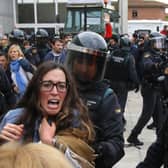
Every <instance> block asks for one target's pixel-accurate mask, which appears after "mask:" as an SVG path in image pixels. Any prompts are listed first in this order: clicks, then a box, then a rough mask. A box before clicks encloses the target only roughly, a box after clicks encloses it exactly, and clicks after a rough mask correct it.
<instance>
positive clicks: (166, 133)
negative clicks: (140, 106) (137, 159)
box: [136, 84, 168, 168]
mask: <svg viewBox="0 0 168 168" xmlns="http://www.w3.org/2000/svg"><path fill="white" fill-rule="evenodd" d="M166 85H167V84H166ZM167 93H168V92H167ZM166 96H168V94H167V95H166ZM165 118H166V119H165V121H164V124H163V126H162V129H161V130H160V131H159V134H158V136H157V140H156V141H155V142H154V143H153V144H152V145H150V147H149V148H148V151H147V153H146V156H145V159H144V161H142V162H141V163H139V164H138V165H137V167H136V168H160V167H162V166H163V167H164V168H168V116H165Z"/></svg>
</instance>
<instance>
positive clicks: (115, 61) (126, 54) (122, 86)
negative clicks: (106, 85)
mask: <svg viewBox="0 0 168 168" xmlns="http://www.w3.org/2000/svg"><path fill="white" fill-rule="evenodd" d="M105 78H107V79H109V80H110V82H111V88H112V89H113V90H114V91H115V93H116V94H117V96H118V100H119V103H120V105H121V111H122V113H124V111H125V106H126V101H127V97H128V91H129V90H134V89H135V88H137V87H138V83H139V80H138V76H137V72H136V66H135V60H134V57H133V55H132V54H131V53H130V50H129V48H125V49H124V48H119V47H116V48H115V49H114V50H113V52H111V55H110V58H109V60H108V63H107V69H106V74H105ZM123 121H124V123H125V122H126V120H125V119H124V118H123Z"/></svg>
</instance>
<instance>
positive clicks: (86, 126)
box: [18, 61, 94, 141]
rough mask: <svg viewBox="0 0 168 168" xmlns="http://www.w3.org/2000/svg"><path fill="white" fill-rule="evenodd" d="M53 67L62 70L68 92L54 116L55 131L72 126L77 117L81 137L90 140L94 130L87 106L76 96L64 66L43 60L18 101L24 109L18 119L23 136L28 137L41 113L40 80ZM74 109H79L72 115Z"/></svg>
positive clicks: (74, 88)
mask: <svg viewBox="0 0 168 168" xmlns="http://www.w3.org/2000/svg"><path fill="white" fill-rule="evenodd" d="M54 69H60V70H62V71H63V72H64V74H65V76H66V82H67V83H68V92H67V95H66V98H65V101H64V104H63V107H62V109H61V112H59V113H58V114H57V116H56V117H55V122H56V123H57V132H58V131H63V130H66V129H69V128H70V127H72V122H73V120H74V117H77V118H78V119H77V120H79V121H81V122H80V129H81V131H83V135H84V137H83V138H84V139H85V140H87V141H92V140H93V132H94V131H93V129H92V124H91V122H90V120H89V117H88V111H87V108H86V106H85V105H84V104H83V103H82V101H81V99H80V98H79V96H78V93H77V90H76V86H75V83H74V81H73V79H72V77H71V75H70V73H69V72H68V71H67V70H66V68H65V67H64V66H63V65H61V64H57V63H55V62H53V61H48V62H44V63H42V64H41V65H39V67H38V68H37V70H36V72H35V73H34V76H33V78H32V79H31V81H30V82H29V84H28V87H27V89H26V92H25V94H24V96H23V98H22V99H21V100H20V102H19V103H18V107H23V108H24V109H25V113H24V115H23V116H22V117H21V121H19V122H22V123H24V124H25V127H26V128H25V129H26V134H27V135H25V137H28V138H30V137H31V136H32V135H33V130H34V127H35V121H36V119H37V117H38V116H40V115H42V114H43V109H42V108H41V106H40V102H39V92H40V81H41V80H42V78H43V77H44V75H45V74H46V73H48V72H49V71H51V70H54ZM74 109H76V110H77V111H79V115H77V116H74ZM81 135H82V134H81ZM76 136H79V135H76Z"/></svg>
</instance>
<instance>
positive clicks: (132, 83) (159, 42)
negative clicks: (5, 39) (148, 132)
mask: <svg viewBox="0 0 168 168" xmlns="http://www.w3.org/2000/svg"><path fill="white" fill-rule="evenodd" d="M43 33H44V32H43V31H42V32H39V34H40V35H38V33H37V36H35V38H36V39H35V41H33V42H35V43H34V45H32V46H31V49H33V47H34V48H38V47H40V49H46V50H45V51H44V50H41V53H43V54H44V53H45V52H46V51H47V50H48V48H47V46H48V40H49V36H48V35H46V33H44V34H43ZM18 34H19V33H18ZM22 35H23V34H22ZM22 35H18V36H17V37H18V38H20V37H22ZM43 35H44V37H43ZM158 36H159V37H158ZM158 36H156V35H154V37H152V34H151V37H149V39H148V46H147V48H145V47H146V46H145V47H144V46H140V47H142V48H141V53H140V56H139V57H140V59H139V58H138V59H135V56H136V55H133V53H132V52H131V47H132V45H133V44H132V43H131V41H130V39H129V37H128V36H125V35H124V36H121V37H120V36H119V37H113V38H114V39H115V40H114V41H116V44H115V45H114V46H110V47H111V48H110V51H111V52H110V53H109V55H108V58H107V64H106V66H107V67H106V71H105V78H107V79H108V80H109V81H110V86H111V88H112V89H113V90H114V92H116V94H117V96H118V100H119V104H120V106H121V112H122V113H123V114H124V110H125V105H126V101H127V96H128V92H129V91H130V90H135V91H136V92H137V91H139V86H141V85H144V86H145V87H146V85H147V86H148V87H150V88H151V89H152V90H154V92H155V90H157V91H159V92H160V93H161V96H165V97H164V99H162V100H164V101H165V100H166V99H165V98H167V96H168V94H167V93H168V92H167V83H168V82H167V70H166V68H167V67H168V66H167V51H165V52H164V50H166V49H167V48H166V38H165V37H164V36H161V35H158ZM40 37H42V38H41V39H40V40H39V41H38V38H40ZM80 38H81V39H82V38H83V39H84V40H85V38H84V37H83V36H80V35H79V39H80ZM20 40H23V39H22V38H21V39H20ZM101 41H102V40H101ZM36 42H38V43H36ZM75 42H76V43H77V45H79V49H81V51H84V50H82V47H84V48H83V49H86V46H80V45H83V44H81V43H79V40H76V41H75ZM78 43H79V44H78ZM21 44H22V42H21ZM44 44H45V45H44ZM85 44H86V43H85V41H84V45H85ZM93 44H94V43H93ZM87 45H88V44H87ZM93 46H94V45H93ZM89 47H91V46H89ZM89 47H88V46H87V49H88V48H89ZM138 47H139V46H138V45H137V48H136V47H135V48H133V49H134V50H136V49H139V48H140V47H139V48H138ZM143 47H144V48H143ZM77 48H78V47H77ZM77 48H76V47H74V46H72V48H71V50H72V49H73V50H75V51H77V52H80V53H81V51H79V50H78V49H77ZM96 49H97V48H96ZM99 49H100V48H99ZM38 51H40V50H38ZM87 51H89V50H87ZM137 52H139V50H138V51H137ZM37 53H38V52H37ZM95 53H96V52H93V53H92V54H93V55H95ZM102 53H104V51H103V52H102ZM43 54H39V55H40V56H41V57H40V61H43V58H44V57H43ZM89 54H90V53H89ZM92 54H90V55H92ZM78 55H79V53H78ZM81 55H83V56H87V55H86V54H85V53H84V54H81ZM74 58H75V59H77V57H76V55H74ZM81 58H82V59H84V58H83V57H81ZM89 58H90V57H89ZM97 58H98V57H97ZM101 59H103V61H105V60H104V57H102V58H101ZM73 60H74V59H73ZM86 60H87V61H86V62H85V63H90V62H89V61H92V59H86ZM136 60H140V62H137V61H136ZM82 61H83V60H81V59H77V63H78V64H81V62H82ZM96 61H98V63H99V65H100V67H101V68H102V66H101V65H102V64H100V62H99V61H100V60H99V59H97V60H96ZM155 61H156V62H155ZM101 63H102V62H101ZM139 63H140V64H139ZM103 65H105V64H103ZM138 65H140V66H138ZM146 67H147V69H146ZM104 68H105V67H103V68H102V69H104ZM139 68H140V70H139V71H140V72H141V74H142V79H140V77H139V74H137V69H139ZM102 69H101V72H103V70H102ZM99 71H100V69H99ZM99 71H97V73H96V74H97V75H100V74H99ZM156 72H157V73H156ZM75 75H78V76H77V77H78V78H77V79H78V82H82V87H84V93H83V94H86V93H87V92H86V91H85V89H86V90H87V88H86V80H82V79H81V74H75ZM87 75H88V76H90V75H91V73H89V74H87ZM85 77H86V76H85ZM95 79H96V78H95ZM89 82H90V81H89ZM89 82H88V83H87V84H88V85H89V87H88V88H90V86H92V85H90V84H91V83H89ZM96 82H97V81H96ZM94 84H95V83H94ZM93 88H96V87H91V89H93ZM80 89H81V88H80ZM82 89H83V88H82ZM82 91H83V90H82ZM82 91H81V92H82ZM88 92H89V90H88ZM95 92H96V91H95ZM96 94H97V93H94V97H96V96H97V95H96ZM88 95H89V96H90V92H89V93H88ZM88 95H87V96H88ZM102 95H104V94H102ZM110 95H111V93H110ZM112 95H113V94H112ZM113 96H114V95H113ZM97 97H98V96H97ZM89 98H90V97H89ZM92 99H93V97H92V96H91V100H92ZM87 101H88V100H87ZM88 102H89V101H88ZM90 102H93V101H90ZM146 103H147V102H146ZM91 105H92V104H91ZM166 105H167V103H166ZM117 110H118V109H115V110H114V115H116V113H117V112H118V111H117ZM92 111H95V109H92ZM107 111H108V110H107ZM100 113H101V112H100ZM110 115H111V114H110ZM94 117H96V116H95V114H93V119H95V118H94ZM96 119H97V118H96ZM95 122H96V123H98V124H99V122H98V120H95ZM123 122H124V124H126V119H125V118H124V115H123ZM120 124H121V123H120ZM112 127H113V126H112ZM118 127H119V128H118V129H119V130H122V124H121V125H118ZM98 131H99V130H98ZM121 132H122V131H121ZM121 132H120V133H121ZM138 133H139V132H138ZM121 134H122V133H121ZM121 134H120V135H119V136H120V140H121V144H122V143H123V139H122V135H121ZM130 142H131V143H133V144H135V145H142V143H141V142H140V141H139V140H138V139H137V135H135V136H134V137H133V139H132V141H130ZM95 146H96V147H95V148H97V151H98V152H102V151H103V153H104V154H105V153H106V152H105V151H104V150H102V146H104V143H102V144H101V145H100V146H99V145H98V146H97V144H96V145H95ZM122 148H123V144H122V145H121V151H119V154H118V156H117V157H116V158H115V160H114V161H112V163H111V161H110V159H109V158H108V157H107V159H108V161H109V164H110V165H112V164H115V163H116V162H117V161H118V160H119V159H120V158H121V157H122V156H123V151H122ZM110 154H111V153H110ZM98 159H99V158H98ZM100 162H103V160H102V159H100ZM98 163H99V162H98ZM102 164H105V163H104V162H103V163H102Z"/></svg>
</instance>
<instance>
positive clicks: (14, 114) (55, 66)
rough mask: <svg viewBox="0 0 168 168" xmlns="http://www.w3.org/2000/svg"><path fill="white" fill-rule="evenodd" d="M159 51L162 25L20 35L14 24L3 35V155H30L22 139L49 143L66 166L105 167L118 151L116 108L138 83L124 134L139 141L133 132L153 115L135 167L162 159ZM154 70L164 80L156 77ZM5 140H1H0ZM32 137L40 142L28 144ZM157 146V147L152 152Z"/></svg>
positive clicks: (121, 108)
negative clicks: (150, 139) (132, 121)
mask: <svg viewBox="0 0 168 168" xmlns="http://www.w3.org/2000/svg"><path fill="white" fill-rule="evenodd" d="M165 29H166V28H165ZM166 54H167V37H166V35H165V34H164V33H162V32H160V33H159V32H152V33H150V34H143V33H141V34H137V33H134V34H133V35H132V37H131V38H130V37H129V35H127V34H123V35H119V34H112V36H111V38H109V39H108V40H106V39H104V38H103V37H102V36H101V35H99V34H97V33H94V32H89V31H85V32H81V33H79V34H77V35H75V36H73V37H72V35H70V34H66V35H64V36H63V37H59V36H57V35H55V36H52V37H50V36H49V34H48V32H47V31H46V30H45V29H39V30H38V31H37V32H36V33H35V34H33V35H32V36H31V37H27V38H26V36H25V33H24V32H23V31H22V30H20V29H14V30H13V31H12V32H11V33H10V34H8V35H3V36H2V37H1V39H0V65H1V66H0V79H1V82H0V86H1V87H0V144H1V145H2V147H0V151H2V152H1V153H3V152H6V153H7V154H6V155H5V156H6V160H8V159H9V158H8V157H9V156H8V155H9V152H8V151H12V154H11V155H12V156H11V157H20V156H16V155H19V153H16V152H15V151H22V150H24V151H25V153H26V154H27V156H28V157H30V159H31V154H32V155H33V156H35V157H37V158H38V156H36V154H35V153H33V152H32V153H30V156H29V154H28V152H30V149H29V147H30V148H32V149H33V147H34V148H36V150H37V151H39V150H40V148H43V147H44V148H45V150H47V146H50V147H54V148H56V149H58V150H59V151H61V153H63V154H64V158H62V160H63V159H65V160H66V161H67V167H68V164H70V165H71V167H74V168H80V167H81V168H93V167H95V168H111V167H113V165H115V164H116V163H117V162H118V161H120V159H121V158H122V157H124V154H125V152H124V143H125V142H124V131H125V129H126V124H127V120H126V118H125V116H124V114H125V113H124V112H125V107H126V103H127V96H128V93H129V91H135V92H138V91H140V92H141V95H142V98H143V107H142V112H141V115H140V117H139V119H138V121H137V124H136V125H135V127H134V128H133V129H132V131H131V133H130V135H129V136H128V138H127V142H128V143H130V144H131V145H134V146H141V145H143V142H142V141H140V140H139V139H138V135H139V134H140V133H141V132H142V130H143V128H144V127H145V126H146V124H147V123H148V121H149V120H150V119H151V118H153V123H152V128H153V127H154V128H156V135H157V141H156V142H155V143H154V144H152V146H151V147H150V148H149V151H148V153H147V156H146V158H145V160H144V162H142V163H140V164H138V163H137V167H138V168H159V167H160V166H161V165H165V166H167V165H168V159H166V158H167V157H168V156H167V154H168V151H167V143H166V142H167V137H168V136H167V134H166V133H165V132H166V131H167V119H166V117H165V116H166V111H167V108H166V107H165V104H164V103H163V102H164V100H165V97H166V94H167V93H168V92H167V91H168V89H167V88H165V86H166V84H165V82H167V81H166V73H164V72H165V71H164V68H165V67H166V65H167V62H166V61H167V60H166ZM160 76H164V77H165V78H164V80H161V81H159V80H158V77H160ZM163 88H164V89H165V90H164V91H163ZM163 93H164V94H163ZM165 93H166V94H165ZM149 128H151V126H150V127H149ZM12 141H17V142H18V143H19V144H18V143H10V142H12ZM6 142H9V143H7V145H4V143H6ZM32 142H33V143H32ZM34 143H35V144H36V143H40V144H41V143H42V144H44V146H43V145H39V147H38V146H37V147H36V145H33V144H34ZM31 146H32V147H31ZM165 146H166V147H165ZM50 147H49V149H48V150H51V148H50ZM22 148H23V149H22ZM26 150H27V151H26ZM158 151H159V152H162V153H163V154H162V155H159V157H157V154H158ZM41 152H42V151H41ZM51 152H52V151H51ZM52 153H53V155H54V152H52ZM40 155H43V154H42V153H41V154H40ZM58 155H60V156H59V157H62V155H61V154H58ZM5 156H4V155H3V154H2V155H0V158H4V157H5ZM41 157H44V156H41ZM46 157H47V155H46ZM48 157H50V156H48ZM51 157H53V156H51ZM156 158H157V159H156ZM23 159H24V158H23ZM52 159H53V161H54V159H55V158H54V157H53V158H52ZM12 162H13V161H12ZM17 162H18V161H17V160H16V163H15V164H16V165H17V164H18V163H17ZM32 162H33V161H32ZM40 162H41V160H39V163H38V164H39V165H40V164H41V163H40ZM2 164H4V165H5V163H2ZM9 164H10V162H9ZM32 164H33V163H32ZM44 164H46V165H48V164H49V163H47V161H44ZM34 165H35V166H34V167H36V165H37V163H34ZM55 165H57V164H55ZM52 166H53V165H52V164H51V167H52ZM41 167H42V166H41ZM65 167H66V166H65ZM69 167H70V166H69Z"/></svg>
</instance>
